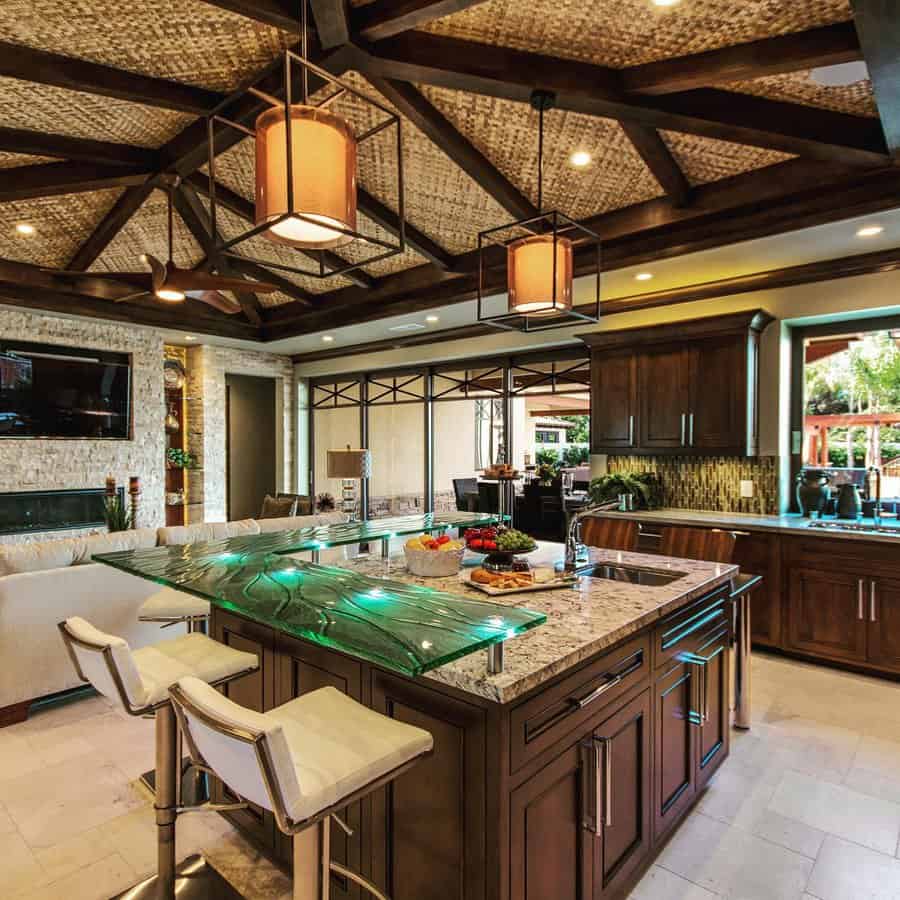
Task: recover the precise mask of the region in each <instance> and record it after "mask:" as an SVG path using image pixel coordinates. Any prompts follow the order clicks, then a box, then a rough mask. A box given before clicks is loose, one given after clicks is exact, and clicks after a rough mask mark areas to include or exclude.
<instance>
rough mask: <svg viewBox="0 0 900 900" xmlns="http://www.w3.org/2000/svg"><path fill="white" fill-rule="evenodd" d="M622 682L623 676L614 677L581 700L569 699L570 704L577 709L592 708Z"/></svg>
mask: <svg viewBox="0 0 900 900" xmlns="http://www.w3.org/2000/svg"><path fill="white" fill-rule="evenodd" d="M621 681H622V676H621V675H613V676H612V677H611V678H610V679H609V681H606V682H604V683H603V684H601V685H600V686H599V687H597V688H594V690H592V691H591V692H590V693H589V694H588V695H587V696H586V697H582V698H581V699H580V700H579V699H577V698H575V697H569V703H571V704H572V706H574V707H576V708H577V709H584V708H585V707H586V706H590V705H591V704H592V703H593V702H594V701H595V700H597V699H599V698H600V697H602V696H603V695H604V694H605V693H606V692H607V691H608V690H610V689H611V688H614V687H615V686H616V685H617V684H619V683H620V682H621Z"/></svg>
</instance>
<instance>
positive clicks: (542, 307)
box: [507, 234, 572, 316]
mask: <svg viewBox="0 0 900 900" xmlns="http://www.w3.org/2000/svg"><path fill="white" fill-rule="evenodd" d="M554 257H555V270H554ZM554 276H555V277H554ZM507 277H508V282H509V283H508V288H509V311H510V312H511V313H517V314H519V315H529V316H535V315H538V316H540V315H552V314H553V313H555V312H565V311H567V310H570V309H571V308H572V242H571V241H570V240H569V239H568V238H564V237H559V236H558V235H557V236H555V237H554V235H553V234H536V235H533V236H531V237H526V238H522V239H520V240H518V241H513V243H511V244H509V245H508V247H507ZM554 280H555V283H554Z"/></svg>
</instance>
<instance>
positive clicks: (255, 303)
mask: <svg viewBox="0 0 900 900" xmlns="http://www.w3.org/2000/svg"><path fill="white" fill-rule="evenodd" d="M173 200H174V204H175V210H176V212H177V213H178V215H179V216H181V220H182V221H183V222H184V224H185V225H186V226H187V228H188V230H189V231H190V232H191V234H192V235H193V236H194V240H195V241H197V243H198V244H200V246H201V247H202V248H203V252H204V253H205V254H206V258H207V259H209V260H211V261H213V263H214V267H215V268H216V269H217V270H218V271H219V272H221V274H222V275H225V276H227V277H230V276H233V275H234V274H235V273H234V272H233V271H232V269H231V267H230V265H229V263H228V259H227V257H220V258H218V259H217V258H216V253H215V248H216V240H217V239H218V235H216V236H215V237H214V236H213V233H212V227H211V223H210V221H209V216H208V214H207V212H206V209H205V208H204V206H203V204H202V203H201V202H200V199H199V198H198V197H197V195H196V194H195V193H194V191H193V189H192V188H190V187H187V186H185V185H181V186H180V187H179V188H178V190H177V191H176V192H175V195H174V197H173ZM234 296H235V298H236V299H237V301H238V303H240V305H241V310H242V311H243V313H244V316H245V318H246V319H247V321H248V322H250V324H251V325H262V316H261V315H260V303H259V298H258V297H257V296H256V294H254V293H253V292H252V290H250V289H249V288H248V290H246V291H235V292H234Z"/></svg>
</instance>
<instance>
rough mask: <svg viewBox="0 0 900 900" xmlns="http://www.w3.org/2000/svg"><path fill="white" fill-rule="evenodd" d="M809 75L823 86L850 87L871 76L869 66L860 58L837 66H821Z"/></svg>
mask: <svg viewBox="0 0 900 900" xmlns="http://www.w3.org/2000/svg"><path fill="white" fill-rule="evenodd" d="M809 77H810V79H811V80H812V81H814V82H815V83H816V84H820V85H822V87H828V88H835V87H849V86H850V85H851V84H858V83H859V82H860V81H865V80H866V79H867V78H868V77H869V67H868V66H867V65H866V64H865V63H864V62H863V61H862V60H861V59H860V60H856V61H854V62H848V63H838V64H837V65H836V66H819V67H818V68H816V69H813V70H812V71H811V72H810V73H809Z"/></svg>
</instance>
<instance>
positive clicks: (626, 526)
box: [581, 516, 641, 551]
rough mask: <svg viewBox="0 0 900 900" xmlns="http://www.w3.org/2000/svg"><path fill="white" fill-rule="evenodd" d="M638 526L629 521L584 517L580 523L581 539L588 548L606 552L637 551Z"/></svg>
mask: <svg viewBox="0 0 900 900" xmlns="http://www.w3.org/2000/svg"><path fill="white" fill-rule="evenodd" d="M640 530H641V529H640V525H638V523H637V522H634V521H632V520H630V519H602V518H600V517H599V516H585V518H584V519H583V520H582V522H581V539H582V541H584V543H585V544H587V545H588V546H589V547H605V548H606V549H607V550H627V551H634V550H637V543H638V536H639V535H640Z"/></svg>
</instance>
